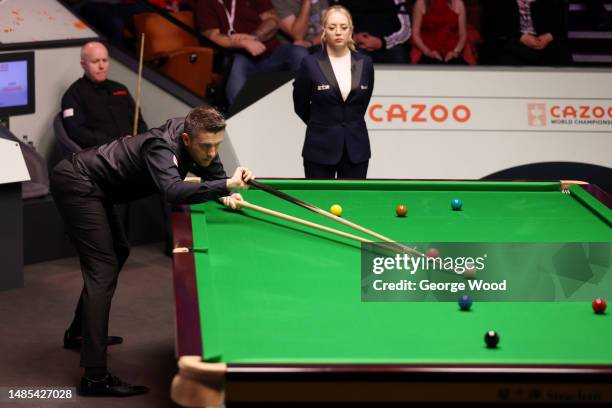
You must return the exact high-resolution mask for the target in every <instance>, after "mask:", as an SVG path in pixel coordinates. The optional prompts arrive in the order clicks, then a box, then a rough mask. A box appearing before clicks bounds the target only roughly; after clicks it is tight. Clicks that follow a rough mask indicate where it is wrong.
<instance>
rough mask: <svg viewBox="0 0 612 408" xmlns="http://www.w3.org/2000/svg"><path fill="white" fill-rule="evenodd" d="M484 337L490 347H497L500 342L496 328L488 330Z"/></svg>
mask: <svg viewBox="0 0 612 408" xmlns="http://www.w3.org/2000/svg"><path fill="white" fill-rule="evenodd" d="M484 339H485V343H487V347H488V348H495V347H497V343H499V335H498V334H497V332H496V331H494V330H489V331H488V332H486V333H485V337H484Z"/></svg>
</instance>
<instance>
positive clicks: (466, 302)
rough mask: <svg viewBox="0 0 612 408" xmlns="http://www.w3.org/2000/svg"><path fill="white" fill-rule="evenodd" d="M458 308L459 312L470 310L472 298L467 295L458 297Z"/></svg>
mask: <svg viewBox="0 0 612 408" xmlns="http://www.w3.org/2000/svg"><path fill="white" fill-rule="evenodd" d="M459 307H460V308H461V310H470V307H472V298H471V297H470V296H468V295H462V296H460V297H459Z"/></svg>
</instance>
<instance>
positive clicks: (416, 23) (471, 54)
mask: <svg viewBox="0 0 612 408" xmlns="http://www.w3.org/2000/svg"><path fill="white" fill-rule="evenodd" d="M412 23H413V34H412V42H413V44H414V47H413V48H412V50H411V52H410V60H411V62H412V63H413V64H415V63H417V62H420V63H428V64H465V63H468V64H471V65H473V64H476V53H475V49H474V47H473V42H470V44H469V45H468V25H467V20H466V12H465V4H464V3H463V1H462V0H416V2H415V3H414V7H413V11H412ZM477 37H478V34H477V33H476V31H475V30H473V29H472V41H473V40H475V39H476V38H477Z"/></svg>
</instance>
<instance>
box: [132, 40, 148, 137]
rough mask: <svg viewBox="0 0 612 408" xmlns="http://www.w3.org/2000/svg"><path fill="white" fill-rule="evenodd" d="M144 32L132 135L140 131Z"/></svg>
mask: <svg viewBox="0 0 612 408" xmlns="http://www.w3.org/2000/svg"><path fill="white" fill-rule="evenodd" d="M144 41H145V35H144V33H142V34H140V59H139V60H138V82H137V83H136V112H134V126H132V136H135V135H136V132H138V114H139V111H140V91H141V87H142V59H143V55H144Z"/></svg>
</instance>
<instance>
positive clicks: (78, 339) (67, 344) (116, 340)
mask: <svg viewBox="0 0 612 408" xmlns="http://www.w3.org/2000/svg"><path fill="white" fill-rule="evenodd" d="M121 343H123V337H119V336H108V338H107V339H106V345H107V346H114V345H115V344H121ZM82 344H83V336H74V335H72V333H70V330H66V332H65V333H64V348H65V349H78V348H81V345H82Z"/></svg>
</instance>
